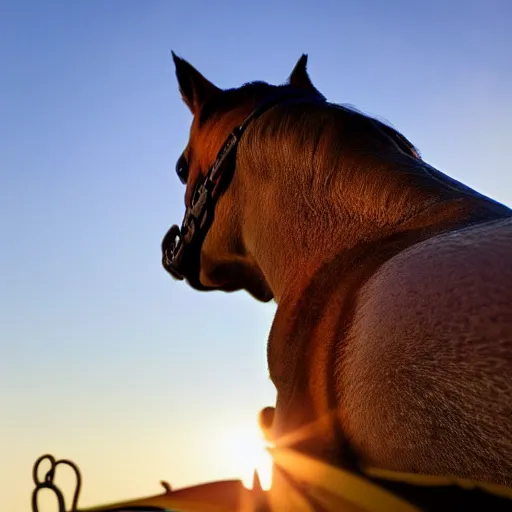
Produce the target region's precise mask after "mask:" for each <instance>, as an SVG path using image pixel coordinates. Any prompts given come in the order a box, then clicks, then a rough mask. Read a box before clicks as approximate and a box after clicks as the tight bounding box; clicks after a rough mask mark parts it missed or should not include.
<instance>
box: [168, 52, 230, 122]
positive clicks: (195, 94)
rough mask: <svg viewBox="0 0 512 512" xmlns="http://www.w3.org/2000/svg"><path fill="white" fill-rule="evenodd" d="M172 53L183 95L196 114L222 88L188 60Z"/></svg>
mask: <svg viewBox="0 0 512 512" xmlns="http://www.w3.org/2000/svg"><path fill="white" fill-rule="evenodd" d="M171 53H172V60H173V61H174V66H175V68H176V78H177V80H178V86H179V88H180V93H181V97H182V98H183V101H184V102H185V104H186V105H187V107H188V108H189V110H190V111H191V112H192V114H193V115H196V114H197V112H199V110H200V108H201V107H202V106H203V105H204V104H205V102H206V101H207V100H209V99H210V98H211V97H212V96H214V95H215V94H217V93H219V92H221V89H219V88H218V87H217V86H215V85H214V84H212V83H211V82H210V81H209V80H207V79H206V78H205V77H204V76H203V75H202V74H201V73H199V71H197V69H196V68H194V67H193V66H192V65H191V64H189V63H188V62H187V61H186V60H184V59H182V58H180V57H178V56H177V55H176V54H175V53H174V52H171Z"/></svg>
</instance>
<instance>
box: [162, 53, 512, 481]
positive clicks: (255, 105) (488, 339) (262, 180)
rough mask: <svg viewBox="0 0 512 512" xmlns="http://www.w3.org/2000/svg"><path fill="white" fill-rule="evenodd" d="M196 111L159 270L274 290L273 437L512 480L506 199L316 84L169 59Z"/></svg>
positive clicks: (420, 469)
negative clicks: (175, 216) (226, 84)
mask: <svg viewBox="0 0 512 512" xmlns="http://www.w3.org/2000/svg"><path fill="white" fill-rule="evenodd" d="M172 57H173V61H174V66H175V72H176V78H177V82H178V87H179V91H180V93H181V96H182V99H183V101H184V103H185V104H186V106H187V107H188V109H189V110H190V113H191V114H192V123H191V127H190V135H189V141H188V144H187V146H186V147H185V149H184V151H183V153H182V154H181V156H180V158H179V159H178V162H177V165H176V172H177V174H178V177H179V178H180V180H181V181H182V183H183V184H184V185H185V186H186V189H185V207H186V213H185V217H184V219H183V223H182V226H181V228H179V227H178V226H176V225H174V226H173V227H172V228H171V229H170V230H169V231H168V232H167V234H166V235H165V236H164V238H163V240H162V244H161V249H162V264H163V266H164V268H165V269H166V270H167V271H168V272H169V273H170V274H171V275H172V276H173V277H174V278H175V279H178V280H185V281H186V282H187V283H188V285H189V286H191V287H192V288H193V289H196V290H198V291H214V290H219V291H224V292H235V291H240V290H245V291H246V292H248V293H249V294H250V295H252V296H253V297H254V298H255V299H256V300H258V301H260V302H269V301H271V300H274V301H275V302H276V304H277V308H276V314H275V317H274V319H273V322H272V326H271V329H270V334H269V338H268V345H267V360H268V372H269V376H270V379H271V380H272V382H273V384H274V385H275V388H276V392H277V399H276V403H275V404H274V406H272V407H268V408H266V409H264V410H263V411H262V413H261V416H260V421H261V425H262V428H263V429H264V430H265V432H266V434H267V435H268V437H269V438H271V439H272V441H273V443H274V444H275V445H276V446H285V447H293V448H294V449H296V450H298V451H300V452H302V453H306V454H309V455H310V456H311V457H315V458H317V459H319V460H322V461H325V462H327V463H328V464H330V465H333V466H337V467H354V468H362V467H376V468H383V469H386V470H391V471H400V472H408V473H423V474H429V475H446V476H449V477H454V478H464V479H471V480H477V481H480V482H487V483H496V484H502V485H512V265H511V262H512V210H511V209H510V208H508V207H507V206H505V205H504V204H501V203H500V202H498V201H495V200H493V199H491V198H489V197H487V196H485V195H484V194H482V193H479V192H477V191H476V190H474V189H473V188H471V187H469V186H467V185H465V184H463V183H462V182H460V181H458V180H455V179H453V178H451V177H449V176H448V175H447V174H445V173H443V172H442V171H440V170H438V169H436V168H434V167H433V166H431V165H429V164H428V163H427V162H426V161H425V159H424V158H423V157H422V156H421V155H420V153H419V151H418V150H417V149H416V148H415V146H414V145H413V144H412V143H411V142H410V141H409V140H408V139H407V138H406V137H405V136H404V135H402V134H401V133H400V132H398V131H397V130H396V129H395V128H393V127H391V126H390V125H389V124H387V123H384V122H383V121H380V120H377V119H375V118H372V117H370V116H368V115H366V114H364V113H362V112H360V111H358V110H357V109H356V108H354V107H350V106H345V105H341V104H335V103H331V102H329V101H327V99H326V97H325V96H324V95H323V94H322V93H321V92H320V91H319V90H318V89H317V88H316V87H315V85H314V84H313V82H312V80H311V78H310V76H309V74H308V71H307V55H302V56H301V57H300V59H299V60H298V62H297V63H296V65H295V67H294V68H293V70H292V72H291V74H290V75H288V79H287V80H286V81H285V83H283V84H279V85H272V84H269V83H266V82H262V81H254V82H249V83H246V84H243V85H242V86H240V87H236V88H231V89H221V88H219V87H218V86H216V85H215V84H214V83H213V82H211V81H210V80H208V79H207V78H206V77H205V76H204V75H203V74H202V73H201V72H200V71H198V70H197V69H196V68H195V67H193V66H192V65H191V64H190V63H189V62H187V61H186V60H184V59H182V58H181V57H179V56H177V55H176V54H175V53H174V52H173V53H172Z"/></svg>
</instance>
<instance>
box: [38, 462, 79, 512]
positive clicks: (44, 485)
mask: <svg viewBox="0 0 512 512" xmlns="http://www.w3.org/2000/svg"><path fill="white" fill-rule="evenodd" d="M45 460H47V461H48V462H49V463H50V469H48V471H47V472H46V474H45V475H44V478H43V479H42V480H40V479H39V474H38V473H39V467H40V466H41V463H43V462H44V461H45ZM59 465H62V466H69V467H70V468H71V469H72V470H73V471H74V473H75V476H76V486H75V492H74V494H73V502H72V503H71V508H70V509H69V512H76V510H77V506H78V496H79V494H80V488H81V486H82V477H81V475H80V471H79V470H78V468H77V467H76V465H75V464H74V463H73V462H71V461H69V460H65V459H61V460H55V457H53V456H52V455H42V456H41V457H39V458H38V459H37V460H36V462H35V464H34V469H33V470H32V475H33V479H34V484H35V486H36V487H35V489H34V491H33V492H32V512H40V510H39V508H38V505H37V495H38V493H39V491H40V490H41V489H51V490H52V491H53V492H54V493H55V495H56V496H57V502H58V506H59V509H58V512H66V503H65V500H64V495H63V494H62V491H61V490H60V489H59V488H58V487H57V486H56V485H55V483H54V479H55V472H56V469H57V466H59Z"/></svg>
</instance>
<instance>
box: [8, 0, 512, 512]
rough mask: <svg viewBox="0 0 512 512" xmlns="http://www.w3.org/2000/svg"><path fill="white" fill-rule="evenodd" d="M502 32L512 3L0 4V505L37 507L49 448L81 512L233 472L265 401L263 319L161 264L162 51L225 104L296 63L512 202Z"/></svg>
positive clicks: (511, 112) (238, 297) (245, 303)
mask: <svg viewBox="0 0 512 512" xmlns="http://www.w3.org/2000/svg"><path fill="white" fill-rule="evenodd" d="M511 19H512V3H511V2H510V1H509V0H502V1H499V0H481V1H475V0H451V1H446V0H439V1H438V0H432V1H428V2H425V1H421V2H418V1H414V0H413V1H411V0H408V1H398V0H390V1H386V2H383V1H381V0H373V1H370V0H357V1H354V2H343V1H341V0H339V1H332V2H328V1H324V2H321V1H318V2H317V1H314V2H313V1H309V2H304V1H293V2H292V1H285V2H277V1H275V0H272V1H269V0H259V1H258V2H234V1H232V2H227V1H220V0H218V1H210V0H200V1H192V0H191V1H190V2H184V1H177V0H168V1H131V0H123V1H120V0H109V1H108V2H107V1H100V0H91V1H81V2H79V1H74V2H65V1H61V2H57V1H52V0H47V1H45V2H42V1H39V0H37V1H28V0H27V1H22V0H17V1H11V2H7V1H3V2H2V3H1V4H0V235H1V237H0V454H1V456H0V482H1V488H2V489H1V491H0V509H1V510H5V511H7V510H9V511H12V512H18V511H20V512H22V511H24V510H29V499H30V492H31V490H32V483H31V469H32V464H33V462H34V460H35V459H36V458H37V457H38V456H39V455H41V454H43V453H46V452H51V453H54V454H55V455H56V456H58V457H66V458H71V459H73V460H75V461H76V462H77V463H78V464H79V466H80V468H81V469H82V471H83V476H84V479H85V480H84V486H83V494H82V501H81V503H82V505H91V504H95V503H100V502H103V501H110V500H117V499H124V498H130V497H136V496H141V495H145V494H151V493H157V492H160V489H159V486H158V481H159V480H160V479H167V480H169V481H170V482H171V483H172V484H174V485H185V484H193V483H198V482H201V481H205V480H212V479H218V478H225V477H237V476H239V475H238V474H237V471H238V469H237V464H236V460H235V458H234V455H233V453H232V451H233V450H231V452H230V451H229V450H227V448H226V446H228V441H227V439H228V437H229V435H230V433H231V432H238V431H240V430H242V429H244V428H248V426H251V425H254V423H255V417H256V414H257V412H258V410H259V408H260V407H262V406H264V405H269V404H272V403H273V400H274V389H273V386H272V385H271V383H270V381H269V379H268V377H267V366H266V354H265V343H266V336H267V334H268V331H269V328H270V323H271V319H272V315H273V313H274V310H275V306H274V305H272V304H267V305H262V304H260V303H257V302H255V301H254V300H252V299H251V298H250V297H249V296H248V295H246V294H245V293H236V294H232V295H226V294H222V293H208V294H201V293H199V292H195V291H192V290H190V289H189V288H188V287H187V286H186V285H185V284H183V283H177V282H174V281H173V280H172V279H171V278H170V277H169V276H168V275H167V274H166V273H165V272H164V270H163V269H162V268H161V266H160V241H161V238H162V236H163V235H164V233H165V231H166V230H167V228H168V227H169V226H170V225H171V224H172V223H174V222H181V219H182V215H183V194H184V190H183V188H182V186H181V184H180V183H179V181H178V179H177V178H176V176H175V175H174V165H175V161H176V158H177V157H178V156H179V154H180V152H181V150H182V149H183V147H184V145H185V143H186V140H187V136H188V128H189V123H190V116H189V113H188V111H187V110H186V108H185V106H184V105H183V104H182V103H181V99H180V96H179V94H178V91H177V87H176V81H175V77H174V67H173V64H172V61H171V58H170V51H171V49H173V50H174V51H175V52H177V53H178V55H181V56H182V57H184V58H186V59H187V60H189V61H190V62H191V63H192V64H193V65H195V66H196V67H198V69H199V70H200V71H202V72H203V73H204V74H205V75H206V76H207V77H209V78H210V79H211V80H213V81H214V82H215V83H216V84H217V85H219V86H221V87H231V86H236V85H240V84H241V83H243V82H246V81H250V80H255V79H261V80H266V81H269V82H273V83H279V82H282V81H284V80H285V79H286V77H287V76H288V75H289V73H290V71H291V70H292V68H293V66H294V64H295V62H296V60H297V59H298V58H299V56H300V55H301V54H302V53H303V52H305V53H308V54H309V71H310V75H311V77H312V80H313V82H314V83H315V84H316V86H317V87H318V88H319V89H320V90H321V91H322V92H323V93H324V94H325V95H326V96H327V97H328V99H329V100H331V101H335V102H343V103H345V102H346V103H350V104H353V105H355V106H357V107H358V108H360V109H362V110H363V111H365V112H368V113H370V114H372V115H376V116H379V117H380V118H382V119H385V120H387V121H389V122H390V123H392V124H393V125H394V126H395V127H396V128H397V129H399V130H400V131H402V132H403V133H404V134H405V135H406V136H407V137H408V138H409V139H410V140H411V141H412V142H413V143H414V144H416V145H417V146H418V148H419V149H420V151H421V152H422V154H423V156H424V158H425V159H426V160H427V161H428V162H429V163H431V164H433V165H435V166H437V167H438V168H440V169H441V170H443V171H444V172H446V173H448V174H450V175H452V176H454V177H456V178H458V179H460V180H462V181H464V182H466V183H467V184H469V185H471V186H473V187H475V188H477V189H478V190H480V191H481V192H484V193H487V194H489V195H491V196H492V197H494V198H497V199H498V200H500V201H503V202H505V203H507V204H509V205H510V204H512V169H511V166H510V146H511V144H512V128H511V119H512V96H511V91H512V65H511V64H512V61H511V60H510V51H511V49H512V31H511V30H510V20H511ZM226 450H227V452H226ZM225 453H227V454H226V455H225Z"/></svg>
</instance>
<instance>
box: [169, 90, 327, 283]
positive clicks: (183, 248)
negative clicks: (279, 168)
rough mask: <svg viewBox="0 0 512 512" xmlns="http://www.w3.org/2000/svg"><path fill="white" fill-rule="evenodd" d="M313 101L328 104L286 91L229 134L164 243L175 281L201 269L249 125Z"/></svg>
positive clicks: (273, 97) (253, 113)
mask: <svg viewBox="0 0 512 512" xmlns="http://www.w3.org/2000/svg"><path fill="white" fill-rule="evenodd" d="M312 101H313V102H319V101H321V102H324V103H325V100H324V99H323V97H322V96H320V95H313V94H311V93H307V92H305V91H303V90H300V91H297V90H290V88H287V89H284V90H282V91H279V93H276V94H274V95H272V96H271V97H270V98H267V99H265V100H264V101H263V102H262V103H260V104H259V105H258V107H257V108H256V109H255V110H253V112H252V113H251V114H250V115H249V116H248V117H247V118H246V119H245V120H244V122H243V123H242V124H241V125H240V126H237V127H236V128H235V129H234V130H233V131H232V132H231V133H230V134H229V136H228V138H227V139H226V141H225V142H224V144H223V145H222V147H221V149H220V151H219V153H218V154H217V158H216V160H215V162H214V163H213V165H212V166H211V167H210V169H209V170H208V173H207V174H206V176H205V177H204V179H203V181H202V182H201V183H200V184H199V186H197V187H196V190H195V192H194V195H193V197H192V201H191V205H190V206H189V207H187V209H186V211H185V216H184V218H183V222H182V225H181V228H180V227H178V226H177V225H176V224H175V225H173V226H172V227H171V228H170V229H169V231H168V232H167V234H166V235H165V237H164V239H163V241H162V265H163V267H164V268H165V270H167V272H169V273H170V274H171V276H172V277H174V278H175V279H177V280H180V281H181V280H183V279H184V278H191V277H193V276H191V275H190V272H191V271H193V268H195V269H199V256H200V253H201V246H202V243H203V241H204V238H205V237H206V234H207V233H208V229H209V228H210V226H211V223H212V221H213V215H214V210H215V205H216V203H217V200H218V198H219V197H220V195H221V193H222V191H223V190H224V189H225V187H226V186H227V184H228V182H229V179H230V177H231V176H232V174H233V172H234V168H235V155H236V151H237V149H238V144H239V143H240V139H241V138H242V135H243V134H244V132H245V130H246V129H247V127H248V126H249V124H250V123H251V122H252V121H254V120H255V119H256V118H257V117H259V116H261V115H262V114H263V113H265V112H266V111H267V110H269V109H271V108H272V107H274V106H276V105H278V104H281V105H283V104H291V103H301V102H312ZM193 262H195V265H194V264H193ZM194 281H195V282H194V285H195V287H196V288H201V289H203V290H207V289H209V288H206V287H204V286H203V285H201V284H200V283H199V276H195V278H194Z"/></svg>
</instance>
